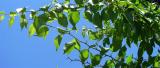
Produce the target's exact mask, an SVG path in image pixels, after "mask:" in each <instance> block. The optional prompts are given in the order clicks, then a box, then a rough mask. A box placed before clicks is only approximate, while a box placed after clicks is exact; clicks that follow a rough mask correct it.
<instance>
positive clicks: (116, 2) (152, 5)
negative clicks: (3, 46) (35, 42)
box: [0, 0, 160, 68]
mask: <svg viewBox="0 0 160 68" xmlns="http://www.w3.org/2000/svg"><path fill="white" fill-rule="evenodd" d="M28 12H29V14H30V17H29V19H31V20H32V21H33V23H32V24H30V26H29V25H28V17H26V14H28ZM5 15H6V14H5V13H4V12H2V11H1V12H0V21H2V20H3V19H4V16H5ZM9 16H10V19H9V26H10V27H11V26H12V25H13V24H14V19H15V17H16V16H19V17H20V21H19V22H20V27H21V28H22V29H23V28H26V27H27V26H29V29H28V33H29V35H30V36H33V35H35V36H38V37H43V38H46V36H47V34H48V33H49V30H50V29H57V31H58V32H59V33H58V35H57V36H56V37H55V39H54V45H55V47H56V50H58V49H59V47H60V45H61V41H62V39H65V37H64V38H63V36H64V35H69V37H72V38H73V40H71V41H70V42H65V45H64V54H70V53H71V52H72V51H74V50H76V51H77V53H78V54H79V58H77V60H74V59H72V58H69V59H70V60H71V61H79V62H81V63H82V64H83V66H84V67H85V68H94V67H103V68H108V67H122V68H123V67H133V68H135V67H144V68H145V67H160V54H159V50H158V49H160V7H159V5H158V2H155V1H146V0H74V1H71V0H65V1H64V2H62V3H60V2H58V1H57V0H54V1H53V2H52V4H50V5H47V6H44V7H42V8H40V9H39V10H34V11H33V10H31V11H28V9H26V8H20V9H17V12H10V14H9ZM82 18H84V19H85V20H86V21H87V22H88V23H91V24H92V25H94V26H95V27H94V28H93V29H92V28H90V27H84V28H82V29H79V28H77V26H78V25H76V24H77V23H84V22H79V21H80V19H82ZM54 21H56V22H58V24H59V25H60V28H59V27H56V26H54V25H52V24H51V23H53V22H54ZM72 32H74V33H81V36H83V39H87V38H88V40H87V42H86V41H83V40H81V39H79V37H77V36H75V34H73V33H72ZM88 42H91V43H88ZM132 44H134V45H136V47H137V48H138V51H137V55H136V56H137V57H134V55H133V54H130V55H128V54H126V53H127V50H128V49H129V48H132V47H133V45H132ZM83 45H84V46H86V47H84V46H83ZM157 47H159V48H157ZM132 49H133V48H132ZM153 51H158V53H156V55H153ZM145 52H146V53H147V55H148V58H147V59H144V53H145ZM116 53H118V54H116ZM113 54H116V56H113ZM103 61H105V62H103Z"/></svg>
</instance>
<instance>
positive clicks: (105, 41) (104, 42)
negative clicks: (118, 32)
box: [103, 37, 110, 46]
mask: <svg viewBox="0 0 160 68" xmlns="http://www.w3.org/2000/svg"><path fill="white" fill-rule="evenodd" d="M106 44H107V45H109V44H110V41H109V38H108V37H107V38H105V39H103V46H106Z"/></svg>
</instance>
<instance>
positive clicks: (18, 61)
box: [0, 0, 158, 68]
mask: <svg viewBox="0 0 160 68" xmlns="http://www.w3.org/2000/svg"><path fill="white" fill-rule="evenodd" d="M49 2H51V1H50V0H14V1H13V0H2V1H1V2H0V11H5V12H7V13H9V11H15V10H16V9H17V8H22V7H27V8H28V9H38V8H39V7H42V6H44V5H47V4H49ZM81 17H82V16H81ZM80 22H82V23H81V24H78V28H81V26H82V25H86V26H89V27H92V26H91V25H88V24H86V23H85V22H86V21H84V20H82V19H81V21H80ZM30 23H31V22H30ZM55 36H57V32H56V31H51V32H50V33H49V35H48V36H47V39H46V40H44V39H43V38H38V37H35V36H33V37H29V36H28V31H27V30H26V29H24V30H21V28H20V25H19V19H18V18H16V21H15V23H14V25H13V26H12V27H11V28H10V27H9V26H8V17H6V18H5V20H4V21H3V22H1V23H0V68H56V67H58V68H75V67H76V68H82V65H81V63H79V62H70V61H69V60H67V56H66V55H63V52H62V51H63V50H62V49H63V48H62V47H61V48H60V49H59V50H58V52H56V51H55V46H54V44H53V39H54V38H55ZM76 36H79V35H76ZM79 38H80V37H79ZM69 40H71V38H70V37H67V38H65V39H63V40H62V42H63V41H69ZM81 40H83V39H81ZM62 44H64V43H62ZM123 44H125V43H124V42H123ZM132 45H133V46H132V47H133V48H129V49H127V51H128V52H127V55H131V54H132V53H133V54H134V57H137V55H136V54H137V47H136V46H134V44H132ZM157 53H158V52H157V51H154V53H153V55H156V54H157ZM71 56H72V57H78V55H77V53H75V52H73V53H71ZM145 56H146V53H145ZM146 58H147V56H146Z"/></svg>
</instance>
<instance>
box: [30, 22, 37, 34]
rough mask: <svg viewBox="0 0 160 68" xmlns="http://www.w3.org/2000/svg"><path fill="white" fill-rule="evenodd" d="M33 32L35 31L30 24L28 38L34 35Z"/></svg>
mask: <svg viewBox="0 0 160 68" xmlns="http://www.w3.org/2000/svg"><path fill="white" fill-rule="evenodd" d="M35 32H36V29H35V27H34V26H33V24H31V25H30V27H29V31H28V33H29V36H32V35H34V34H35Z"/></svg>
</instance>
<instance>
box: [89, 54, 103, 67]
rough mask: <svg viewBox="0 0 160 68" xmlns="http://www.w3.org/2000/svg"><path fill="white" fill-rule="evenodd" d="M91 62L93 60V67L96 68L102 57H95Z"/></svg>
mask: <svg viewBox="0 0 160 68" xmlns="http://www.w3.org/2000/svg"><path fill="white" fill-rule="evenodd" d="M91 60H92V65H93V66H96V65H98V64H99V63H100V60H101V56H100V55H94V56H93V58H91Z"/></svg>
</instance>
